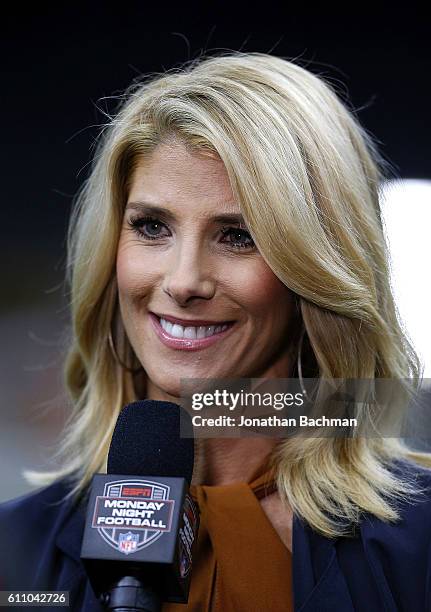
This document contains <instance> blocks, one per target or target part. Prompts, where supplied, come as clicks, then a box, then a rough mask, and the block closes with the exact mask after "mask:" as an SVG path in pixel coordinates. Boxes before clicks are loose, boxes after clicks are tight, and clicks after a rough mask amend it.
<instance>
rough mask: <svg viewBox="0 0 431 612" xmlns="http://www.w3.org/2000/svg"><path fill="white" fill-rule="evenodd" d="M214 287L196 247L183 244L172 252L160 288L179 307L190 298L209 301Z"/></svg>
mask: <svg viewBox="0 0 431 612" xmlns="http://www.w3.org/2000/svg"><path fill="white" fill-rule="evenodd" d="M215 285H216V283H215V279H214V277H213V274H212V270H211V266H210V265H208V261H207V259H206V257H205V256H204V254H203V253H202V251H201V250H200V249H199V247H198V245H196V244H190V243H188V244H186V243H183V244H182V245H181V247H178V249H175V250H174V251H173V252H172V260H171V262H169V269H168V270H167V271H166V273H165V277H164V280H163V284H162V287H163V291H164V292H165V293H167V294H168V295H169V296H170V297H171V298H172V299H173V300H175V301H176V302H177V303H178V304H179V305H185V304H186V303H187V302H188V301H191V299H192V298H202V299H205V300H209V299H211V298H212V297H213V295H214V292H215Z"/></svg>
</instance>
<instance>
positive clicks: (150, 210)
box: [126, 202, 245, 224]
mask: <svg viewBox="0 0 431 612" xmlns="http://www.w3.org/2000/svg"><path fill="white" fill-rule="evenodd" d="M128 208H132V209H134V210H138V211H139V212H141V213H145V214H149V215H160V216H162V217H164V218H165V219H167V220H170V221H176V220H177V217H176V215H175V214H174V213H173V212H172V211H170V210H168V209H167V208H163V207H162V206H156V205H155V204H149V203H148V202H127V205H126V209H128ZM209 220H210V221H214V222H215V223H242V224H245V221H244V217H243V216H242V215H241V214H240V213H223V214H219V215H215V216H214V217H210V218H209Z"/></svg>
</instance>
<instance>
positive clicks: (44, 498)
mask: <svg viewBox="0 0 431 612" xmlns="http://www.w3.org/2000/svg"><path fill="white" fill-rule="evenodd" d="M69 491H70V487H69V486H68V485H67V484H66V482H64V481H56V482H54V483H53V484H51V485H49V486H47V487H44V488H42V489H38V490H36V491H33V492H30V493H26V494H25V495H21V496H20V497H17V498H15V499H12V500H10V501H7V502H3V503H2V504H0V534H1V535H0V547H1V550H2V551H7V554H3V555H0V587H3V588H6V587H7V588H8V589H9V590H11V589H30V590H31V589H33V588H36V587H37V588H39V587H40V588H42V587H43V588H44V587H45V586H47V585H48V584H50V583H49V581H48V578H46V576H50V571H51V569H52V564H53V563H54V561H53V560H54V558H55V555H56V539H57V537H58V533H59V530H60V529H61V526H62V524H63V522H64V519H65V518H66V516H67V514H68V511H69V509H70V507H71V506H70V503H69V501H68V500H69V499H70V498H67V497H66V496H67V493H68V492H69ZM17 570H18V571H17Z"/></svg>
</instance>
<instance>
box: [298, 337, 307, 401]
mask: <svg viewBox="0 0 431 612" xmlns="http://www.w3.org/2000/svg"><path fill="white" fill-rule="evenodd" d="M304 334H305V328H303V329H302V332H301V337H300V339H299V347H298V361H297V366H298V378H299V384H300V385H301V391H302V394H303V395H304V397H305V399H306V400H307V401H310V398H309V397H308V393H307V391H306V389H305V387H304V379H303V378H302V342H303V340H304Z"/></svg>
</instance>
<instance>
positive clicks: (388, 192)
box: [0, 2, 431, 501]
mask: <svg viewBox="0 0 431 612" xmlns="http://www.w3.org/2000/svg"><path fill="white" fill-rule="evenodd" d="M265 8H266V12H265V13H263V10H264V9H263V7H262V6H261V7H259V9H256V13H253V11H252V10H251V9H250V8H249V7H248V9H247V11H240V5H239V4H238V5H237V6H236V11H235V10H234V9H233V8H232V6H230V7H229V9H227V8H226V9H224V8H223V5H222V4H218V5H217V8H215V9H210V8H208V9H205V10H204V9H202V8H201V9H200V10H199V11H197V10H195V9H193V8H192V6H191V5H183V6H181V8H180V9H179V10H178V14H175V10H174V9H172V8H170V9H169V11H168V10H167V7H164V6H162V7H161V8H160V9H158V8H157V7H155V8H152V9H149V8H148V6H147V5H144V3H134V2H128V3H127V8H122V7H120V6H119V5H118V4H117V5H115V9H114V8H113V7H111V6H110V5H109V3H103V4H102V3H100V4H98V3H91V6H90V5H89V3H86V4H85V5H84V6H83V7H80V6H79V3H73V4H72V3H70V4H69V5H67V6H62V5H61V4H58V5H57V6H56V8H55V9H52V8H49V7H43V6H41V5H40V4H39V3H37V4H34V5H31V4H30V5H28V7H27V8H26V9H25V10H23V9H22V5H18V3H17V6H16V7H14V6H13V4H12V5H11V4H9V6H8V8H7V9H4V10H3V14H2V25H1V29H2V36H1V45H2V47H3V48H2V54H1V58H2V63H3V79H2V85H3V87H2V90H3V91H2V104H3V107H2V114H1V117H2V122H1V134H2V148H1V149H2V211H3V212H2V215H1V223H0V234H1V249H2V257H1V260H0V261H1V264H0V265H1V268H2V279H3V281H2V299H1V307H0V308H1V310H0V334H1V335H0V337H1V370H0V385H1V405H0V485H1V486H0V501H3V500H6V499H9V498H12V497H15V496H17V495H21V494H23V493H25V492H27V491H28V490H30V489H31V488H32V487H31V486H30V485H29V484H28V483H27V482H26V481H25V480H24V479H23V477H22V475H21V470H22V469H23V468H25V467H26V468H32V469H34V468H40V467H43V468H49V467H52V461H51V460H50V455H51V452H52V448H53V446H54V445H55V443H56V441H57V439H58V436H59V434H60V431H61V428H62V426H63V423H64V419H65V417H66V416H67V414H68V410H69V409H70V406H69V404H68V400H67V398H66V396H65V393H64V391H63V386H62V377H61V367H62V360H63V356H64V349H63V347H64V343H65V341H66V338H67V333H68V325H69V314H68V295H67V291H66V289H65V287H64V284H63V279H64V263H65V255H66V250H65V247H66V243H65V236H66V230H67V224H68V219H69V214H70V210H71V205H72V199H73V196H74V194H75V193H76V191H77V189H78V187H79V186H80V185H81V183H82V181H83V180H84V178H85V177H86V176H87V172H88V164H89V162H90V159H91V154H92V147H93V144H94V140H95V138H96V135H97V134H98V131H99V129H100V126H101V125H102V124H103V123H104V122H105V121H106V116H105V115H104V113H105V112H108V113H114V112H115V108H116V106H117V100H116V96H118V95H119V94H121V93H122V91H123V90H124V89H125V88H126V87H127V86H128V85H129V84H130V83H131V82H132V80H133V79H134V78H136V77H137V76H139V75H140V74H142V73H148V72H161V71H164V70H166V69H169V68H173V67H175V66H179V65H180V64H181V63H182V62H184V61H186V60H188V59H192V58H196V57H198V56H199V55H201V54H202V53H209V54H211V53H214V52H217V51H221V50H230V49H232V50H242V51H244V52H247V51H260V52H265V53H272V54H274V55H279V56H283V57H286V58H287V59H295V58H297V59H298V60H299V61H300V63H301V65H303V66H305V67H308V68H309V69H310V70H312V71H313V72H316V73H319V74H322V75H324V76H326V77H327V78H328V79H329V80H330V81H331V82H332V83H335V84H336V86H337V87H338V89H339V90H340V91H341V92H344V95H347V94H348V96H349V99H350V100H351V103H352V104H353V106H354V108H355V109H356V110H357V114H358V117H359V119H360V121H361V123H362V124H363V125H364V126H365V127H366V129H367V130H368V131H369V132H371V133H372V134H373V135H374V136H375V138H376V139H377V141H378V143H379V145H380V150H381V152H382V153H383V155H384V157H385V158H386V159H387V160H388V161H390V162H391V163H392V168H393V171H392V178H393V179H396V180H393V181H392V182H391V183H390V184H389V185H388V186H387V187H386V188H385V191H384V197H383V198H382V205H383V207H384V216H385V220H386V227H387V232H388V240H389V242H390V244H391V253H392V270H393V284H394V292H395V294H396V299H397V303H398V306H399V310H400V316H401V318H402V320H403V321H404V324H405V327H406V329H407V331H408V333H409V335H410V337H411V339H412V341H413V343H414V345H415V347H416V348H417V350H418V351H419V353H420V354H421V356H422V359H423V361H424V364H425V376H428V377H430V376H431V344H430V331H429V325H428V319H427V313H428V311H429V307H430V290H429V283H428V282H427V281H426V278H427V277H428V276H427V275H428V269H429V261H430V255H431V247H430V240H429V235H428V234H429V228H430V218H431V214H430V210H431V208H430V207H431V197H430V194H431V166H430V159H429V142H430V135H431V134H430V123H429V90H428V87H429V85H428V81H429V79H428V78H427V75H428V74H429V73H430V57H429V55H430V54H429V48H428V42H427V41H428V32H427V31H426V30H425V28H426V27H427V28H428V26H427V24H428V21H427V20H426V19H425V16H424V15H422V14H421V13H420V11H419V9H417V8H416V7H415V6H414V5H411V4H410V5H409V9H408V10H407V9H406V7H403V8H402V9H401V8H400V9H396V8H395V6H391V9H390V13H387V12H386V11H385V12H383V13H381V14H378V13H377V12H376V9H375V7H374V8H373V11H372V12H369V13H367V12H366V9H365V8H364V7H363V9H362V13H359V7H358V6H356V7H355V9H356V11H357V14H356V15H355V16H352V15H351V14H348V13H347V12H346V13H343V12H335V10H334V11H333V12H332V13H331V12H328V11H324V10H322V9H319V11H320V12H319V11H318V12H316V11H315V10H314V9H313V10H311V9H308V10H305V9H304V10H301V9H299V8H298V7H294V6H293V5H290V4H289V3H288V2H287V3H283V7H281V6H280V7H278V8H271V5H269V6H267V7H265ZM397 10H399V13H397ZM417 442H418V445H419V446H421V445H422V444H425V445H426V444H428V442H431V441H428V442H427V441H426V440H425V442H423V441H420V440H418V441H417ZM428 446H430V444H428Z"/></svg>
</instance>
